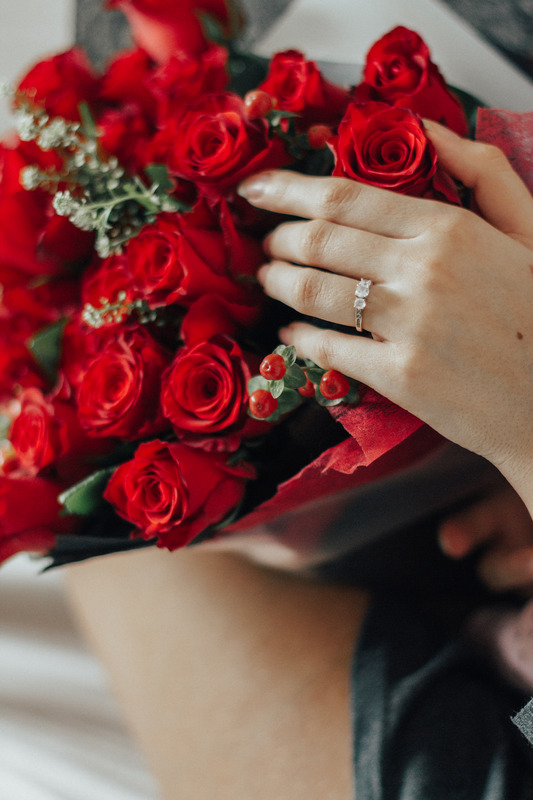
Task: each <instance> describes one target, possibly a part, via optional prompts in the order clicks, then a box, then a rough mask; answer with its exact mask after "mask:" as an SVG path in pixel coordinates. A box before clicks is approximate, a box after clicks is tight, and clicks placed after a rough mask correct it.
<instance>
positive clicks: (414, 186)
mask: <svg viewBox="0 0 533 800" xmlns="http://www.w3.org/2000/svg"><path fill="white" fill-rule="evenodd" d="M330 146H331V149H332V150H333V152H334V154H335V169H334V170H333V174H334V175H338V176H341V177H346V178H353V179H355V180H358V181H361V182H362V183H369V184H371V185H372V186H379V187H381V188H383V189H390V190H391V191H393V192H399V193H400V194H410V195H415V196H419V197H421V196H426V195H427V196H432V197H434V196H439V195H441V194H442V196H443V197H445V198H446V199H448V200H450V202H457V192H456V191H455V188H454V187H453V185H452V184H451V182H450V183H449V184H448V183H447V182H446V181H445V179H444V178H443V177H441V175H440V173H439V172H437V154H436V152H435V148H434V147H433V144H432V143H431V141H430V140H429V139H428V138H427V136H426V134H425V132H424V127H423V125H422V120H421V119H420V118H419V117H418V116H417V115H416V114H413V112H412V111H409V110H407V109H405V108H395V107H394V106H389V105H387V104H386V103H375V102H372V103H365V104H362V105H359V104H357V103H352V104H351V105H350V106H348V109H347V111H346V115H345V117H344V119H343V120H342V122H341V124H340V125H339V133H338V136H334V137H332V138H331V139H330Z"/></svg>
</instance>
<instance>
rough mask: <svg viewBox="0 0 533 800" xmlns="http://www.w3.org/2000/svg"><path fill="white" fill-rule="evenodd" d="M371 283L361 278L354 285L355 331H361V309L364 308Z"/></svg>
mask: <svg viewBox="0 0 533 800" xmlns="http://www.w3.org/2000/svg"><path fill="white" fill-rule="evenodd" d="M371 285H372V281H369V280H367V279H366V278H361V279H360V280H359V281H357V286H356V287H355V299H354V301H353V307H354V308H355V330H356V331H357V333H361V331H362V330H363V311H364V310H365V308H366V298H367V297H368V295H369V294H370V286H371Z"/></svg>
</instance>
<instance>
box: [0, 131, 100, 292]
mask: <svg viewBox="0 0 533 800" xmlns="http://www.w3.org/2000/svg"><path fill="white" fill-rule="evenodd" d="M38 153H41V157H38V156H37V154H38ZM49 155H50V154H43V153H42V151H40V150H39V148H37V147H35V146H34V145H33V144H32V143H31V142H22V143H17V144H15V145H14V146H10V147H7V146H5V145H4V146H0V283H1V284H2V285H3V286H12V285H16V284H21V283H25V282H26V281H27V280H28V279H29V278H32V277H33V276H35V275H38V276H41V275H57V274H59V273H61V272H63V271H64V269H65V265H66V264H70V263H80V262H82V261H84V260H85V259H86V258H87V255H88V253H89V250H90V249H92V245H93V241H94V235H93V234H92V233H87V232H84V231H80V230H79V229H78V228H75V227H74V226H73V225H72V224H71V223H70V222H69V221H68V220H67V219H66V218H63V217H59V216H58V215H57V214H55V213H54V212H53V211H52V207H51V205H52V200H51V197H50V195H49V194H48V193H47V192H44V191H42V190H39V189H37V190H35V191H25V190H23V188H22V186H21V183H20V175H21V170H23V169H24V168H25V167H27V166H29V165H31V164H36V165H37V166H39V168H40V169H43V170H46V169H47V168H50V167H51V168H52V169H53V168H54V167H57V166H58V164H57V163H56V160H55V158H50V157H48V156H49ZM22 174H23V173H22Z"/></svg>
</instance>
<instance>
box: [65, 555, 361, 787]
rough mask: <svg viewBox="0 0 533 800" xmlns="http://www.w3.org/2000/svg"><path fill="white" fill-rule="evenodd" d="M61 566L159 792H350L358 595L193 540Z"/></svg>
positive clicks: (77, 611) (77, 613)
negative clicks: (171, 549)
mask: <svg viewBox="0 0 533 800" xmlns="http://www.w3.org/2000/svg"><path fill="white" fill-rule="evenodd" d="M66 571H67V582H68V590H69V595H70V599H71V605H72V608H73V611H74V614H75V616H76V618H77V620H78V622H79V623H80V625H81V628H82V630H83V631H84V633H85V635H86V636H87V638H88V640H89V643H90V644H91V646H92V648H93V649H94V651H95V653H96V654H97V655H98V656H99V657H100V659H101V661H102V663H103V664H104V666H105V667H106V669H107V671H108V673H109V676H110V679H111V684H112V688H113V689H114V693H115V695H116V697H117V699H118V702H119V706H120V708H121V710H122V712H123V715H124V719H125V721H126V723H127V724H128V726H129V728H130V730H131V731H132V733H133V735H134V736H135V738H136V739H137V741H138V743H139V745H140V747H141V750H142V752H143V753H144V755H145V757H146V759H147V762H148V765H149V767H150V768H151V770H152V772H153V774H154V776H155V777H156V779H157V780H158V781H159V784H160V786H161V790H162V796H163V797H164V798H165V800H184V798H186V800H206V798H216V800H272V798H276V800H352V798H353V786H352V782H353V767H352V753H351V720H350V702H349V682H350V678H349V676H350V664H351V659H352V652H353V648H354V644H355V642H356V639H357V634H358V631H359V627H360V624H361V621H362V619H363V616H364V613H365V609H366V605H367V595H366V594H365V593H363V592H361V591H359V590H357V589H353V588H346V587H342V586H328V585H325V584H321V583H318V582H315V581H312V580H304V579H300V578H297V577H295V576H292V575H288V574H285V573H280V572H275V571H273V570H268V569H265V568H262V567H259V566H257V565H255V564H252V563H250V562H248V561H246V560H244V559H243V558H241V557H238V556H236V555H234V554H228V553H210V552H207V551H205V550H204V549H202V548H199V549H197V550H196V549H194V548H192V549H189V550H181V551H178V552H176V553H168V552H167V551H164V552H163V551H161V550H158V549H157V548H150V549H149V550H145V551H141V552H136V553H126V554H122V555H115V556H110V557H106V558H104V559H98V560H97V561H96V562H85V563H82V564H77V565H73V566H70V567H68V568H67V570H66Z"/></svg>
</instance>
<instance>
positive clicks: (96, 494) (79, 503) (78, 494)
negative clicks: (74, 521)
mask: <svg viewBox="0 0 533 800" xmlns="http://www.w3.org/2000/svg"><path fill="white" fill-rule="evenodd" d="M115 469H116V467H107V468H106V469H99V470H97V471H96V472H93V473H92V475H89V476H88V477H87V478H84V479H83V480H82V481H80V482H79V483H75V484H74V486H71V487H70V488H68V489H66V490H65V491H64V492H62V493H61V494H60V495H59V497H58V500H59V502H60V503H61V505H62V506H63V507H64V509H65V511H66V512H67V513H68V514H76V515H77V516H80V517H87V516H91V515H92V514H96V513H97V511H98V510H99V509H100V508H101V507H102V505H103V504H104V503H105V500H104V499H103V497H102V495H103V493H104V491H105V488H106V486H107V484H108V481H109V479H110V477H111V475H112V474H113V472H114V471H115Z"/></svg>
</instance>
